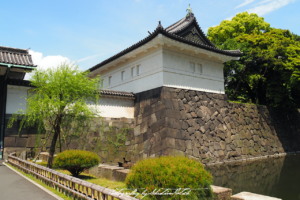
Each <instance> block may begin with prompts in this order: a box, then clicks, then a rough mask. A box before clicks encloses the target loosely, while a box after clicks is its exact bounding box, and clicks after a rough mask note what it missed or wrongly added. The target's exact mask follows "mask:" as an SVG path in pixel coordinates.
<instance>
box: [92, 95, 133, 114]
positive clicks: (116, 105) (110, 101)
mask: <svg viewBox="0 0 300 200" xmlns="http://www.w3.org/2000/svg"><path fill="white" fill-rule="evenodd" d="M97 111H99V115H100V116H102V117H110V118H130V119H131V118H134V99H126V98H116V97H109V96H105V97H101V99H100V101H99V105H98V106H97Z"/></svg>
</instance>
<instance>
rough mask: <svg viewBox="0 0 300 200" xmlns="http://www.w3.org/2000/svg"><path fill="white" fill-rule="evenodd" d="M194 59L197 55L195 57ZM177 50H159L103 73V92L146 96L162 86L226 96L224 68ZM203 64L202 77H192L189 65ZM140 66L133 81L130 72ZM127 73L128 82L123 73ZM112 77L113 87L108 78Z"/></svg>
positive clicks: (211, 61) (216, 63)
mask: <svg viewBox="0 0 300 200" xmlns="http://www.w3.org/2000/svg"><path fill="white" fill-rule="evenodd" d="M194 55H195V54H194ZM194 55H193V56H192V55H189V54H187V51H179V50H178V49H177V50H176V48H175V49H174V51H173V50H170V48H168V49H165V48H161V47H160V48H158V49H157V50H156V51H155V52H151V53H148V55H144V56H143V57H138V58H136V59H135V60H133V61H131V62H129V63H124V65H121V66H119V67H116V68H115V69H111V70H108V71H105V72H102V73H101V76H102V78H103V79H104V83H105V85H104V88H105V89H110V90H118V91H126V92H133V93H138V92H143V91H146V90H150V89H154V88H157V87H161V86H168V87H175V88H183V89H191V90H198V91H206V92H211V93H221V94H224V93H225V90H224V78H223V64H222V63H220V62H215V61H213V60H208V59H205V58H204V57H200V56H194ZM191 61H192V62H195V63H200V64H202V73H201V74H200V73H193V72H192V71H191V70H190V62H191ZM137 65H140V67H141V74H140V75H139V76H135V77H131V68H132V67H134V66H137ZM124 70H125V80H123V81H122V80H121V72H122V71H124ZM109 76H111V77H112V80H111V85H108V77H109Z"/></svg>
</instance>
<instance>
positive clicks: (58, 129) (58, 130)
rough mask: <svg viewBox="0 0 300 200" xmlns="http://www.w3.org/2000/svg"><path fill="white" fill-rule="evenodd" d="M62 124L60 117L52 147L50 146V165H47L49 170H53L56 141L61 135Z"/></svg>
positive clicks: (59, 117) (57, 120)
mask: <svg viewBox="0 0 300 200" xmlns="http://www.w3.org/2000/svg"><path fill="white" fill-rule="evenodd" d="M60 123H61V116H60V115H59V116H58V117H57V119H56V125H55V128H54V135H53V138H52V142H51V146H50V152H49V158H48V164H47V167H49V168H52V164H53V155H54V152H55V147H56V141H57V138H58V136H59V135H60ZM60 148H61V146H60Z"/></svg>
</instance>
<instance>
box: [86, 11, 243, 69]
mask: <svg viewBox="0 0 300 200" xmlns="http://www.w3.org/2000/svg"><path fill="white" fill-rule="evenodd" d="M191 24H193V25H195V28H196V29H197V31H198V33H199V35H200V36H201V39H202V40H203V42H195V41H193V40H190V39H188V38H184V37H182V36H181V35H180V34H178V33H180V32H181V31H183V30H184V29H185V28H187V27H189V25H191ZM190 28H191V27H190ZM158 34H162V35H164V36H166V37H168V38H171V39H174V40H177V41H179V42H182V43H185V44H189V45H192V46H194V47H198V48H201V49H205V50H208V51H212V52H215V53H219V54H222V55H227V56H232V57H240V56H242V53H241V52H240V50H221V49H218V48H217V47H216V46H215V45H214V44H213V43H212V42H211V41H210V40H209V39H208V38H207V37H206V36H205V34H204V33H203V31H202V30H201V28H200V27H199V25H198V23H197V21H196V18H195V17H194V15H192V16H190V18H189V20H187V18H186V17H185V18H183V19H181V20H179V21H178V22H176V23H175V24H173V25H171V26H169V27H168V28H167V29H164V28H163V27H162V25H161V24H160V23H159V24H158V26H157V28H156V29H155V30H154V32H152V33H150V35H149V36H147V37H146V38H144V39H143V40H141V41H139V42H137V43H136V44H134V45H132V46H130V47H128V48H127V49H124V50H123V51H121V52H120V53H118V54H116V55H114V56H112V57H110V58H108V59H106V60H104V61H102V62H101V63H99V64H97V65H95V66H93V67H91V68H90V69H89V70H90V71H94V70H96V69H98V68H100V67H102V66H103V65H105V64H108V63H110V62H112V61H113V60H115V59H117V58H120V57H121V56H123V55H125V54H126V53H129V52H131V51H133V50H135V49H137V48H139V47H141V46H143V45H144V44H146V43H148V42H149V41H151V40H152V39H154V38H155V37H156V36H157V35H158Z"/></svg>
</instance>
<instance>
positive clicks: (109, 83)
mask: <svg viewBox="0 0 300 200" xmlns="http://www.w3.org/2000/svg"><path fill="white" fill-rule="evenodd" d="M108 85H111V76H110V77H108Z"/></svg>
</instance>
